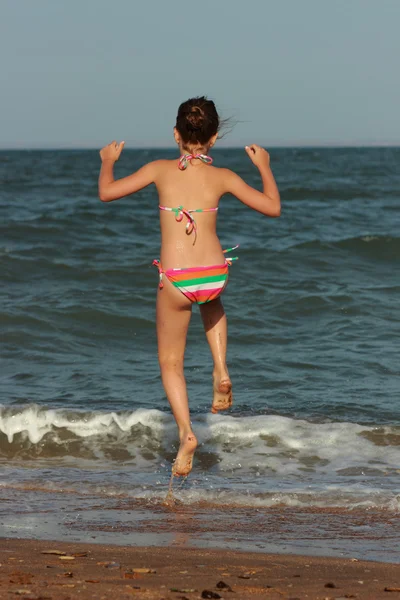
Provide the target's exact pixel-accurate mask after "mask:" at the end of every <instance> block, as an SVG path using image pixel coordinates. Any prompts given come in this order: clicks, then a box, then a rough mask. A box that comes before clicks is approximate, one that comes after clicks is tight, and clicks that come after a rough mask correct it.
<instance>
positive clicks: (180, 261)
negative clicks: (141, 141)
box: [155, 159, 225, 269]
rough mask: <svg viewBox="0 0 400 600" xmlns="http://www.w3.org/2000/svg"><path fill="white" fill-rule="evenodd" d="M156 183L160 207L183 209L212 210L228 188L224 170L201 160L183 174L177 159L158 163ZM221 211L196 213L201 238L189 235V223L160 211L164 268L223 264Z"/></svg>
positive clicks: (191, 164)
mask: <svg viewBox="0 0 400 600" xmlns="http://www.w3.org/2000/svg"><path fill="white" fill-rule="evenodd" d="M157 167H158V168H157V177H156V178H155V184H156V187H157V191H158V195H159V204H160V205H162V206H166V207H169V208H176V207H179V206H182V207H183V208H185V209H186V210H195V209H209V208H215V207H217V206H218V203H219V200H220V198H221V195H222V194H223V193H224V191H225V190H224V186H223V183H222V179H221V171H224V170H223V169H218V168H216V167H213V166H211V165H206V164H204V163H202V162H200V160H198V159H197V160H192V162H191V163H190V164H189V165H188V167H187V168H186V169H185V170H184V171H181V170H180V169H179V168H178V162H177V160H162V161H158V165H157ZM217 214H218V212H217V211H213V212H199V213H194V214H193V217H194V218H195V220H196V224H197V236H195V235H194V232H192V233H191V234H187V233H186V228H185V220H183V221H180V222H178V221H177V220H176V217H175V214H174V213H173V212H169V211H160V224H161V263H162V265H163V268H165V269H170V268H188V267H196V266H209V265H215V264H222V263H223V262H224V255H223V253H222V249H221V244H220V242H219V240H218V237H217V233H216V224H217Z"/></svg>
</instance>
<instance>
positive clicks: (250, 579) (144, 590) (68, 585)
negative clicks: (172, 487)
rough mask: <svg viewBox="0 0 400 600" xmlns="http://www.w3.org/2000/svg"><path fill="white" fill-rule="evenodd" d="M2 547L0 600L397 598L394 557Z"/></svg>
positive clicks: (6, 542)
mask: <svg viewBox="0 0 400 600" xmlns="http://www.w3.org/2000/svg"><path fill="white" fill-rule="evenodd" d="M0 548H1V550H0V563H1V567H0V598H1V599H7V598H15V597H21V598H24V599H25V600H73V599H75V598H81V599H82V600H87V599H89V598H90V599H93V598H96V599H99V600H102V599H103V600H108V599H109V598H112V599H115V600H117V599H118V600H119V599H125V598H130V599H132V598H140V599H144V600H145V599H151V600H161V599H164V600H167V599H171V600H172V599H177V600H178V599H179V600H185V599H188V600H192V599H193V600H195V599H198V598H215V599H217V598H224V599H225V600H226V599H227V598H232V599H236V600H246V599H247V598H249V599H254V600H256V599H261V598H263V599H268V600H275V599H279V600H284V599H286V600H290V599H291V600H295V599H304V598H307V599H310V600H312V599H315V600H316V599H319V600H323V599H329V600H333V599H344V598H358V599H362V600H369V599H371V600H379V599H380V598H400V565H399V564H390V563H378V562H370V561H362V560H357V559H351V558H348V559H340V558H321V557H310V556H307V557H304V556H294V555H282V554H279V555H277V554H261V553H252V552H246V553H244V552H235V551H227V550H214V549H213V550H203V549H187V548H185V549H182V548H160V547H126V546H125V547H124V546H112V545H104V544H83V543H70V542H69V543H63V542H49V541H36V540H25V539H7V538H2V539H1V540H0ZM54 551H57V552H58V554H52V553H47V552H54ZM136 570H138V571H136Z"/></svg>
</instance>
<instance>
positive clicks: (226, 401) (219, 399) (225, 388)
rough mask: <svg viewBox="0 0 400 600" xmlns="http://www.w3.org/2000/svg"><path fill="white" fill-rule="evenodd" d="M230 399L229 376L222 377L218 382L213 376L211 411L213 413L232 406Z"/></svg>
mask: <svg viewBox="0 0 400 600" xmlns="http://www.w3.org/2000/svg"><path fill="white" fill-rule="evenodd" d="M232 400H233V398H232V382H231V380H230V379H229V377H228V376H227V377H223V378H222V379H220V380H219V382H218V380H217V378H216V377H214V400H213V403H212V406H211V412H212V413H214V414H215V413H218V412H219V411H220V410H227V409H228V408H230V407H231V406H232Z"/></svg>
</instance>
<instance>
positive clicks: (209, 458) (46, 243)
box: [0, 147, 400, 562]
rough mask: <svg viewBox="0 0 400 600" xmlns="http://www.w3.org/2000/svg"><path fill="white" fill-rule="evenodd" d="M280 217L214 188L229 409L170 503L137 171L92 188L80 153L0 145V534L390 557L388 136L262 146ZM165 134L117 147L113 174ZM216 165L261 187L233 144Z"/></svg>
mask: <svg viewBox="0 0 400 600" xmlns="http://www.w3.org/2000/svg"><path fill="white" fill-rule="evenodd" d="M270 155H271V166H272V170H273V172H274V175H275V177H276V180H277V183H278V186H279V189H280V193H281V200H282V214H281V217H280V218H279V219H272V218H267V217H265V216H263V215H260V214H258V213H256V212H254V211H252V210H250V209H249V208H248V207H246V206H245V205H243V204H241V203H240V202H239V201H238V200H236V199H235V198H233V197H230V196H225V197H223V198H222V200H221V203H220V211H219V217H218V219H219V221H218V234H219V237H220V240H221V243H222V246H223V247H232V246H234V245H236V244H239V248H238V250H237V251H236V255H237V256H238V257H239V260H238V261H236V262H235V263H234V264H233V266H232V268H231V269H230V280H229V284H228V287H227V289H226V291H225V292H224V294H223V303H224V307H225V310H226V313H227V317H228V328H229V332H228V366H229V370H230V374H231V378H232V382H233V393H234V404H233V407H232V409H231V410H229V412H226V413H221V414H218V415H214V414H211V412H210V408H211V402H212V361H211V355H210V352H209V348H208V346H207V342H206V338H205V335H204V331H203V328H202V323H201V319H200V315H199V311H198V308H197V307H194V309H193V315H192V320H191V324H190V330H189V335H188V343H187V350H186V355H185V374H186V378H187V384H188V391H189V398H190V409H191V415H192V423H193V428H194V431H195V433H196V435H197V437H198V439H199V448H198V450H197V453H196V456H195V459H194V466H193V471H192V473H191V474H190V476H189V477H188V478H187V479H183V480H182V479H179V480H178V479H177V480H176V481H174V490H173V498H174V501H173V502H172V504H171V502H169V503H166V500H165V499H166V496H167V492H168V485H169V480H170V473H171V463H172V461H173V459H174V457H175V455H176V452H177V449H178V438H177V430H176V426H175V423H174V419H173V417H172V414H171V411H170V408H169V405H168V402H167V400H166V397H165V394H164V391H163V388H162V385H161V380H160V374H159V367H158V362H157V345H156V335H155V299H156V291H157V284H158V273H157V270H156V269H155V268H154V267H153V266H152V261H153V259H154V258H157V257H158V256H159V245H160V233H159V215H158V198H157V193H156V190H155V187H153V186H150V187H148V188H146V189H144V190H142V191H141V192H139V193H137V194H136V195H134V196H131V197H127V198H124V199H121V200H119V201H117V202H112V203H102V202H100V201H99V199H98V195H97V179H98V174H99V167H100V159H99V154H98V151H97V150H95V149H93V150H54V151H53V150H26V151H7V150H3V151H1V152H0V281H1V286H0V500H1V502H0V537H22V538H42V539H70V540H76V541H84V540H89V541H93V540H95V541H98V542H106V543H116V544H127V545H129V544H150V545H152V544H153V545H165V544H167V545H168V544H171V545H174V544H178V545H191V546H202V547H211V546H214V547H223V548H235V549H239V550H240V549H242V550H249V549H251V550H258V551H261V552H264V551H275V552H296V553H303V554H326V555H335V556H350V557H353V556H356V557H357V556H358V557H363V558H371V559H376V560H384V561H392V562H400V549H399V548H400V523H399V513H400V352H399V339H400V313H399V299H400V268H399V267H400V168H399V165H400V148H396V147H382V148H381V147H373V148H372V147H371V148H272V149H270ZM175 156H176V152H175V151H174V150H172V149H171V150H170V149H154V150H150V149H142V150H139V149H138V150H129V149H126V150H124V152H123V154H122V156H121V158H120V161H119V162H118V163H117V164H116V167H115V176H116V177H118V178H119V177H123V176H125V175H128V174H130V173H132V172H133V171H135V170H136V169H138V168H139V167H140V166H142V165H143V164H145V163H146V162H149V161H152V160H155V159H158V158H174V157H175ZM213 157H214V164H215V165H216V166H223V167H227V168H230V169H232V170H234V171H235V172H237V173H238V174H239V175H241V176H242V177H243V178H244V179H245V180H246V181H247V182H248V183H249V184H250V185H253V186H255V187H258V188H260V189H261V182H260V177H259V174H258V171H257V169H256V168H255V167H254V166H253V165H252V164H251V162H250V161H249V159H248V157H247V156H246V154H245V151H244V149H234V148H232V149H231V148H229V149H228V148H224V149H219V150H215V152H214V154H213Z"/></svg>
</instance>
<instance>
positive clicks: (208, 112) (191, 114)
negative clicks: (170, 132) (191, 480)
mask: <svg viewBox="0 0 400 600" xmlns="http://www.w3.org/2000/svg"><path fill="white" fill-rule="evenodd" d="M219 128H220V118H219V116H218V113H217V109H216V108H215V104H214V102H213V101H212V100H208V99H207V98H206V96H199V97H197V98H190V99H189V100H186V102H182V104H181V105H180V107H179V109H178V115H177V117H176V129H177V130H178V133H179V135H180V136H181V138H182V142H183V144H185V145H195V144H200V145H201V146H204V145H206V144H207V142H209V141H210V139H211V138H212V137H213V135H215V134H216V133H218V131H219Z"/></svg>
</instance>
